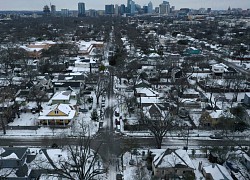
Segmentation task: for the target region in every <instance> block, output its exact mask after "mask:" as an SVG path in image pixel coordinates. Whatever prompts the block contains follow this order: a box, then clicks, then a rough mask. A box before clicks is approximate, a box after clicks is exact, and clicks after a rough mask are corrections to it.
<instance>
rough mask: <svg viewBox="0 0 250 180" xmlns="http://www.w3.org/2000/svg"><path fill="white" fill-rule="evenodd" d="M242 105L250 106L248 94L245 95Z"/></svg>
mask: <svg viewBox="0 0 250 180" xmlns="http://www.w3.org/2000/svg"><path fill="white" fill-rule="evenodd" d="M243 103H244V104H245V105H246V106H250V93H246V94H245V96H244V99H243Z"/></svg>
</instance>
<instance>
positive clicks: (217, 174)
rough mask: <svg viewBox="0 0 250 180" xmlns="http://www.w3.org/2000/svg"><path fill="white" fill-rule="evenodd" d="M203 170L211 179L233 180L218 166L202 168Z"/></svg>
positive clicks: (224, 169)
mask: <svg viewBox="0 0 250 180" xmlns="http://www.w3.org/2000/svg"><path fill="white" fill-rule="evenodd" d="M203 170H204V171H205V173H206V174H210V175H211V176H212V177H213V179H219V180H233V178H232V177H231V176H230V174H229V172H228V171H227V169H226V168H225V167H224V166H221V165H219V164H212V165H210V166H206V167H203Z"/></svg>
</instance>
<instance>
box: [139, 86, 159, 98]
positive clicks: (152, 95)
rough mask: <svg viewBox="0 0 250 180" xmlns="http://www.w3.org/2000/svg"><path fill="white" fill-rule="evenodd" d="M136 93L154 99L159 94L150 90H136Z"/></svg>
mask: <svg viewBox="0 0 250 180" xmlns="http://www.w3.org/2000/svg"><path fill="white" fill-rule="evenodd" d="M136 92H137V94H145V95H146V96H151V97H155V96H158V95H159V93H158V92H156V91H154V90H153V89H151V88H144V87H143V88H136Z"/></svg>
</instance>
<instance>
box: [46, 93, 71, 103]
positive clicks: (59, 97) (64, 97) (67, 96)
mask: <svg viewBox="0 0 250 180" xmlns="http://www.w3.org/2000/svg"><path fill="white" fill-rule="evenodd" d="M70 95H71V92H70V91H60V92H57V93H55V94H54V96H53V97H52V98H51V100H52V101H53V100H70Z"/></svg>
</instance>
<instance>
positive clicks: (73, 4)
mask: <svg viewBox="0 0 250 180" xmlns="http://www.w3.org/2000/svg"><path fill="white" fill-rule="evenodd" d="M149 1H150V0H135V2H136V3H137V4H140V5H141V6H143V5H147V4H148V3H149ZM151 1H152V3H153V5H154V7H156V6H159V4H160V3H162V0H151ZM78 2H84V3H85V6H86V9H104V6H105V4H119V5H120V4H125V5H126V4H127V0H0V10H42V8H43V6H44V5H46V4H47V5H49V4H50V3H51V4H54V5H56V9H57V11H59V10H60V9H63V8H67V9H70V10H76V9H77V3H78ZM169 2H170V5H171V6H175V8H176V9H180V8H182V7H189V8H194V9H198V8H200V7H204V8H208V7H211V8H212V9H227V8H228V7H229V6H230V7H231V8H234V7H235V8H242V9H248V8H250V0H169Z"/></svg>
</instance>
